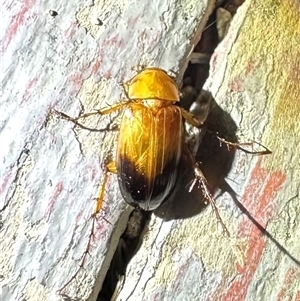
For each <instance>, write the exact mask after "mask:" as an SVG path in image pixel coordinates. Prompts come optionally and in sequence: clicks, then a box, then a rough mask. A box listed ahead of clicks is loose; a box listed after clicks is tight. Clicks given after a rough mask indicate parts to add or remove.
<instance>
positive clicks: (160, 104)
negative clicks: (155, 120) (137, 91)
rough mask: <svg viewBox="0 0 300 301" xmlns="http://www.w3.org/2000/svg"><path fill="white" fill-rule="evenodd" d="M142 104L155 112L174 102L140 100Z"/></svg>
mask: <svg viewBox="0 0 300 301" xmlns="http://www.w3.org/2000/svg"><path fill="white" fill-rule="evenodd" d="M142 103H143V105H144V106H146V107H148V108H150V109H154V110H155V109H157V108H163V107H167V106H169V105H172V104H173V103H174V102H173V101H170V100H161V99H144V100H142Z"/></svg>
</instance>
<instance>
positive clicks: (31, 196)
mask: <svg viewBox="0 0 300 301" xmlns="http://www.w3.org/2000/svg"><path fill="white" fill-rule="evenodd" d="M213 2H214V1H200V2H199V1H192V2H191V1H184V0H183V1H180V0H174V1H173V0H172V1H123V2H122V1H121V2H120V1H106V2H102V1H101V2H100V1H94V2H92V1H90V2H85V3H83V2H82V1H78V0H75V1H51V2H38V1H34V0H26V1H19V2H16V1H8V2H6V3H5V4H4V5H3V6H2V17H1V43H2V61H1V68H2V73H1V80H2V96H1V112H2V114H1V136H0V139H1V149H0V157H1V186H0V191H1V234H0V235H1V237H0V241H1V254H0V270H1V279H0V281H1V287H2V288H1V296H0V299H1V300H6V301H10V300H12V301H15V300H28V301H33V300H39V301H40V300H60V299H62V296H59V295H58V293H57V290H58V289H59V288H61V287H62V286H63V285H64V284H65V283H66V282H67V281H68V280H69V279H70V277H72V275H73V274H74V272H75V270H76V269H77V268H78V265H79V262H80V258H81V257H82V254H83V252H84V249H85V247H86V244H87V236H88V234H89V233H90V228H91V220H90V216H91V213H92V212H93V208H94V205H95V201H94V198H95V197H97V193H98V187H99V184H100V183H101V179H102V176H103V168H104V166H105V162H106V161H109V160H110V159H111V158H112V157H113V156H114V147H115V141H116V134H117V132H116V128H115V125H117V121H118V115H117V114H114V115H113V116H109V117H106V118H104V117H103V118H102V119H101V120H100V118H90V119H89V120H87V121H86V123H85V124H86V125H87V126H89V127H91V128H98V129H103V130H105V129H108V128H109V129H114V130H115V131H110V132H107V131H102V132H89V131H85V130H82V129H78V128H74V125H73V124H72V123H71V122H67V121H64V120H61V119H58V118H57V117H56V116H54V115H53V114H52V113H51V110H52V109H53V108H55V109H57V110H59V111H64V112H65V113H67V114H69V115H70V116H78V115H79V114H80V112H82V111H86V112H88V111H91V110H93V109H95V108H101V107H103V106H106V105H107V104H113V103H116V102H118V100H119V99H120V98H121V97H122V86H121V85H120V83H121V82H122V81H124V80H128V79H130V77H131V76H133V75H134V73H135V72H134V71H132V69H131V68H132V67H135V66H137V65H151V66H159V67H160V68H163V69H166V70H173V71H175V72H179V75H178V78H180V77H181V75H182V74H180V71H181V72H182V71H183V69H184V68H183V67H184V66H185V65H186V64H187V59H186V57H187V55H188V54H189V53H190V51H191V49H192V48H193V45H194V44H195V43H197V40H198V39H199V37H200V33H201V31H202V30H203V27H204V25H205V23H206V21H207V18H208V16H209V14H210V12H211V11H212V9H213ZM49 10H52V12H49ZM55 12H56V13H57V14H56V13H55ZM105 200H106V201H105V204H104V208H103V211H102V213H103V214H102V216H99V219H98V223H97V227H96V233H95V237H94V239H93V244H92V248H91V250H90V256H88V260H87V262H86V263H85V267H84V269H82V270H81V272H80V273H79V275H78V277H77V278H76V281H73V282H72V283H71V284H70V285H68V287H67V288H66V290H64V291H63V293H64V294H65V295H67V296H69V297H72V298H73V299H76V298H78V299H79V300H95V298H96V296H97V292H98V291H99V289H100V288H101V285H102V281H103V279H104V277H105V274H106V271H107V269H108V266H109V263H110V260H111V257H112V255H113V252H114V249H115V248H116V244H117V243H118V240H119V236H120V235H121V233H122V231H123V229H124V227H125V226H126V221H127V218H128V215H129V213H130V210H131V209H130V208H128V207H127V206H125V202H123V201H122V197H121V196H120V192H119V189H118V186H117V183H116V177H115V176H111V177H110V178H109V181H108V185H107V196H106V198H105ZM104 216H105V219H104Z"/></svg>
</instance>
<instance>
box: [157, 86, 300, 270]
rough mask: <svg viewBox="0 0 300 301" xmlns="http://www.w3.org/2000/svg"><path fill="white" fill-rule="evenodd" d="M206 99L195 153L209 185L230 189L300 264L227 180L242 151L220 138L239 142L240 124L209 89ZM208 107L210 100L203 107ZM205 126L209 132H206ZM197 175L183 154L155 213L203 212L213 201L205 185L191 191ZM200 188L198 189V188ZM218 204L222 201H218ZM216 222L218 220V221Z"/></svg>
mask: <svg viewBox="0 0 300 301" xmlns="http://www.w3.org/2000/svg"><path fill="white" fill-rule="evenodd" d="M205 95H206V101H207V99H209V102H210V111H209V114H208V115H207V118H206V120H205V122H204V132H203V133H202V138H201V141H200V143H199V147H198V149H197V151H196V153H195V158H196V161H197V162H200V165H199V166H200V168H201V171H202V172H203V174H204V176H205V178H206V179H207V182H208V184H209V188H210V191H211V192H212V193H214V192H215V191H216V190H220V191H221V193H224V192H227V193H228V194H229V195H230V196H231V198H232V200H233V202H234V203H235V204H236V206H237V207H238V208H239V209H240V211H241V212H242V213H243V214H245V215H246V216H247V217H248V218H249V220H250V221H251V222H252V223H253V224H254V225H255V226H256V227H257V228H258V229H259V230H260V232H261V233H262V234H263V235H265V236H266V237H268V238H269V239H270V240H271V241H272V242H273V243H274V244H275V245H276V246H277V247H278V249H280V250H281V251H282V252H283V253H284V254H285V255H287V256H288V257H289V258H290V259H291V260H292V261H293V262H294V263H295V264H296V265H298V266H300V261H299V259H297V258H295V257H294V256H293V255H292V254H291V253H290V252H289V251H288V250H287V249H286V248H285V247H284V246H282V245H281V244H280V243H279V242H278V241H277V240H276V239H275V238H274V236H273V235H272V234H271V233H270V232H268V230H267V229H265V228H264V227H263V226H262V225H261V224H260V223H259V222H258V221H257V220H256V219H255V217H254V216H252V215H251V213H250V212H249V211H248V210H247V208H245V207H244V206H243V204H242V203H241V202H240V201H239V200H238V197H237V195H236V193H235V192H234V190H233V189H232V188H231V186H230V185H229V184H228V183H227V181H226V177H227V175H228V173H229V172H230V170H231V168H232V164H233V161H234V158H235V155H236V152H237V151H240V150H238V149H237V148H236V147H228V145H227V144H226V143H220V139H219V138H218V137H222V138H224V139H226V141H229V142H232V143H239V141H238V138H237V135H236V133H237V130H238V127H237V125H236V123H235V122H234V120H233V119H232V118H231V116H230V114H228V113H227V112H225V111H224V110H222V108H220V107H219V106H218V105H217V103H216V101H215V100H214V99H213V97H212V95H211V94H210V93H209V92H207V91H205ZM201 105H202V106H207V103H205V104H203V103H202V104H200V106H201ZM205 129H207V131H206V132H205ZM194 178H195V173H194V170H193V162H192V161H191V159H190V157H189V156H188V155H187V154H185V153H183V155H182V158H181V162H180V168H179V175H178V179H177V182H176V184H175V187H174V190H173V192H172V193H171V194H170V195H169V197H168V198H167V199H166V200H165V202H164V203H163V204H162V205H161V206H160V207H159V208H157V209H156V210H154V211H153V213H154V214H155V215H156V216H158V217H160V218H162V219H163V220H164V221H170V220H174V219H186V218H190V217H192V216H195V215H198V214H200V213H201V212H202V211H203V210H204V209H205V208H206V207H207V206H210V203H209V202H207V201H206V200H205V196H204V193H203V191H202V190H201V188H198V187H197V186H195V187H194V189H192V190H191V191H190V189H189V187H190V186H191V183H192V182H193V179H194ZM197 188H198V189H197ZM217 206H218V202H217ZM216 222H218V221H217V220H216Z"/></svg>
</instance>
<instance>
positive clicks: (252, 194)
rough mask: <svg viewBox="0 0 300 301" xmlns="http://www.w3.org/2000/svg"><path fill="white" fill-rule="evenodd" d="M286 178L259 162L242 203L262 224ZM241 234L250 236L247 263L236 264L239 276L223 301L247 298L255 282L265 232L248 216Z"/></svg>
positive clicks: (264, 224)
mask: <svg viewBox="0 0 300 301" xmlns="http://www.w3.org/2000/svg"><path fill="white" fill-rule="evenodd" d="M262 179H265V181H264V184H263V185H259V183H261V180H262ZM285 179H286V176H285V174H283V173H282V172H280V171H275V172H272V173H270V172H269V171H268V170H266V169H264V168H261V160H259V161H258V162H257V165H256V167H255V168H254V170H253V172H252V175H251V178H250V181H249V184H248V186H247V188H246V190H245V194H244V197H243V200H242V203H243V205H244V206H245V207H246V208H248V209H249V211H250V213H251V215H252V216H253V217H255V219H256V220H257V221H258V222H259V223H260V224H261V225H262V226H263V227H265V226H266V224H267V222H268V220H269V219H270V218H272V217H273V215H274V211H273V209H272V200H274V198H275V196H276V194H277V191H278V190H279V189H280V188H281V187H282V185H283V183H284V182H285ZM239 236H242V237H249V239H248V243H247V245H248V251H247V253H246V258H245V265H244V266H243V267H241V266H239V265H237V271H238V274H239V277H236V278H235V280H234V281H233V282H232V283H231V285H230V287H229V288H228V290H227V292H226V293H225V295H224V296H223V297H222V300H223V301H227V300H230V301H233V300H236V301H241V300H244V299H245V297H246V293H247V288H248V286H249V284H250V283H251V281H252V278H253V275H254V273H255V271H256V269H257V267H258V264H259V262H260V259H261V256H262V252H263V250H264V247H265V241H264V237H263V236H262V233H261V232H260V230H259V229H257V228H256V226H255V225H254V224H253V223H252V222H251V221H249V220H248V219H247V220H244V221H242V222H241V223H240V225H239Z"/></svg>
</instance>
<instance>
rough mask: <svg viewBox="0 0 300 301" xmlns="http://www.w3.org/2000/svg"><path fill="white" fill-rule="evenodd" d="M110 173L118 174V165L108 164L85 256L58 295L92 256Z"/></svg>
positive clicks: (92, 217)
mask: <svg viewBox="0 0 300 301" xmlns="http://www.w3.org/2000/svg"><path fill="white" fill-rule="evenodd" d="M109 173H116V164H115V162H111V163H109V164H107V166H106V168H105V171H104V178H103V180H102V184H101V186H100V188H99V193H98V197H97V198H96V206H95V209H94V212H93V213H92V215H91V216H90V218H91V219H92V225H91V231H90V233H89V236H88V242H87V245H86V248H85V250H84V252H83V255H82V257H81V259H80V264H79V266H78V268H77V270H76V272H75V273H74V274H73V276H72V277H71V278H70V279H69V280H68V281H67V282H66V283H65V284H64V285H63V286H62V287H61V288H60V289H59V290H58V293H59V294H60V295H63V294H62V291H63V290H64V289H65V288H66V287H67V286H68V285H69V284H70V283H71V282H72V281H73V280H74V279H76V277H77V276H78V274H79V272H80V271H81V269H83V268H84V265H85V262H86V259H87V257H88V255H89V254H90V248H91V245H92V240H93V238H94V237H95V233H96V232H95V228H96V220H97V216H98V214H99V213H100V211H101V209H102V206H103V201H104V196H105V188H106V184H107V181H108V178H109ZM102 218H103V219H104V220H105V221H106V222H108V223H109V224H110V222H109V221H108V220H107V219H106V218H105V217H102Z"/></svg>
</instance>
